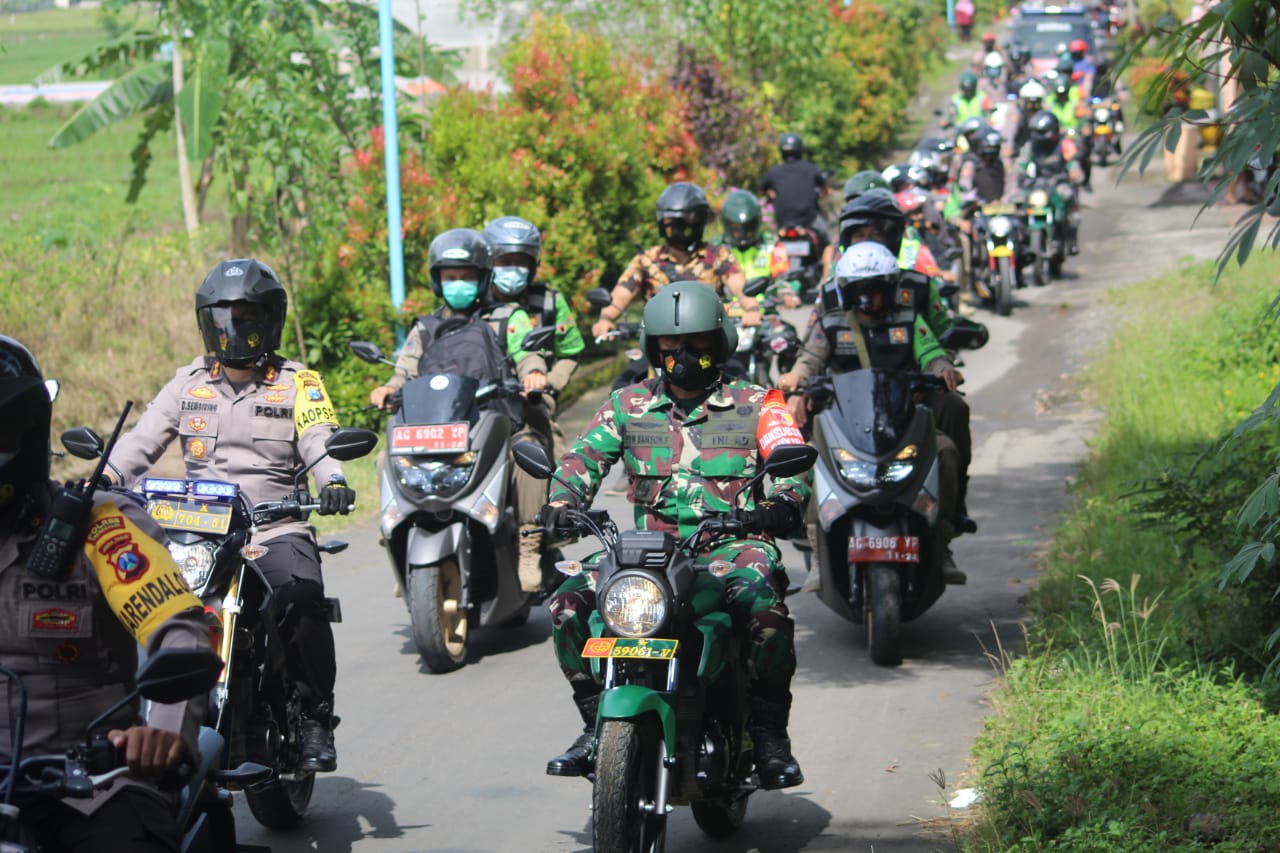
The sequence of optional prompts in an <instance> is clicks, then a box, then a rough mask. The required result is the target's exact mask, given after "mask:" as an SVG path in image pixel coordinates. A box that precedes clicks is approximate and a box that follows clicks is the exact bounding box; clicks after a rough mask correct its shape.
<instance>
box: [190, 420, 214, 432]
mask: <svg viewBox="0 0 1280 853" xmlns="http://www.w3.org/2000/svg"><path fill="white" fill-rule="evenodd" d="M187 426H188V427H189V428H190V429H191V431H192V432H204V431H205V430H206V429H208V428H209V422H208V421H206V420H205V419H204V418H199V417H196V418H190V419H189V420H188V421H187Z"/></svg>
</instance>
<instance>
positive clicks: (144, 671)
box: [136, 649, 222, 705]
mask: <svg viewBox="0 0 1280 853" xmlns="http://www.w3.org/2000/svg"><path fill="white" fill-rule="evenodd" d="M221 672H222V658H220V657H218V655H217V654H216V653H214V652H212V651H209V650H207V649H161V650H160V651H158V652H156V653H155V654H153V655H151V656H150V657H149V658H147V662H146V663H145V664H143V665H142V668H141V669H140V670H138V678H137V681H136V684H137V689H138V692H139V693H141V694H142V697H143V698H144V699H149V700H151V701H152V702H159V703H160V704H162V705H172V704H173V703H175V702H183V701H185V700H187V699H190V698H192V697H193V696H199V695H200V694H201V693H208V692H209V691H210V690H212V689H213V686H214V685H215V684H217V683H218V674H219V673H221Z"/></svg>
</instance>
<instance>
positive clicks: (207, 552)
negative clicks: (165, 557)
mask: <svg viewBox="0 0 1280 853" xmlns="http://www.w3.org/2000/svg"><path fill="white" fill-rule="evenodd" d="M217 547H218V546H217V545H215V544H214V543H212V542H203V541H202V542H193V543H191V544H190V545H180V544H179V543H177V542H170V543H169V555H170V556H171V557H173V561H174V562H175V563H177V564H178V570H179V571H180V572H182V576H183V577H184V578H186V581H187V586H189V587H191V589H192V591H194V592H195V593H197V594H199V592H200V591H201V590H202V589H204V585H205V584H206V583H208V582H209V573H210V572H212V571H213V552H214V551H215V550H217Z"/></svg>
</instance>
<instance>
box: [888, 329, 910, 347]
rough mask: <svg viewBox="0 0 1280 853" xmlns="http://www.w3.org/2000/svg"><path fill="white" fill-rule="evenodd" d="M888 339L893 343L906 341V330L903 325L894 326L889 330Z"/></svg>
mask: <svg viewBox="0 0 1280 853" xmlns="http://www.w3.org/2000/svg"><path fill="white" fill-rule="evenodd" d="M889 340H890V341H892V342H893V343H895V344H905V343H906V342H907V330H906V328H905V327H903V326H894V327H893V328H891V329H890V330H889Z"/></svg>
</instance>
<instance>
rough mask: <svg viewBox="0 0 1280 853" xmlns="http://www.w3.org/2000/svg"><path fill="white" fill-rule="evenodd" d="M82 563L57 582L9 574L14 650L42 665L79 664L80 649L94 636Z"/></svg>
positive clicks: (89, 592) (91, 590)
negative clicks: (13, 609)
mask: <svg viewBox="0 0 1280 853" xmlns="http://www.w3.org/2000/svg"><path fill="white" fill-rule="evenodd" d="M82 562H83V561H77V564H76V567H75V569H74V570H73V571H72V572H71V574H70V576H69V577H67V578H66V579H65V580H61V581H49V580H45V579H44V578H38V577H36V576H35V575H31V574H27V573H25V572H16V571H15V572H13V575H14V577H13V578H12V580H11V581H9V582H10V583H12V584H13V587H12V588H13V590H14V598H15V599H16V601H17V604H18V608H17V610H18V612H17V619H16V620H15V622H14V623H13V624H12V625H11V630H12V633H13V635H14V639H15V640H16V645H17V648H24V647H25V649H27V650H29V653H32V654H34V655H35V656H36V657H38V658H39V659H41V660H43V661H51V662H56V663H60V664H73V663H79V662H80V657H81V650H82V648H84V647H85V645H86V643H87V641H89V640H91V639H92V638H93V636H94V587H93V586H92V585H91V584H90V582H89V580H88V577H87V572H86V570H85V569H84V568H83V566H82V565H80V563H82ZM6 645H7V643H6Z"/></svg>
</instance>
